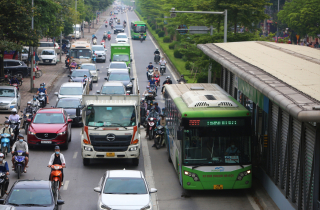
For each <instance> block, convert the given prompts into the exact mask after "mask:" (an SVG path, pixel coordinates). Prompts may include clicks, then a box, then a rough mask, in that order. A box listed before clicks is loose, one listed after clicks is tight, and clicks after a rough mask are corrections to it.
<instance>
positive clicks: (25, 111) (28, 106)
mask: <svg viewBox="0 0 320 210" xmlns="http://www.w3.org/2000/svg"><path fill="white" fill-rule="evenodd" d="M31 105H32V103H31V101H28V103H27V107H26V108H25V109H24V110H23V114H26V113H32V114H33V108H32V106H31Z"/></svg>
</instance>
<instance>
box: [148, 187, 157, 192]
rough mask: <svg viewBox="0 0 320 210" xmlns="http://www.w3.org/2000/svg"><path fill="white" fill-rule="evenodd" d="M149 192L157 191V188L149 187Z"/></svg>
mask: <svg viewBox="0 0 320 210" xmlns="http://www.w3.org/2000/svg"><path fill="white" fill-rule="evenodd" d="M149 192H150V193H155V192H158V190H157V189H156V188H151V189H150V190H149Z"/></svg>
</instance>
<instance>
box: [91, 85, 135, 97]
mask: <svg viewBox="0 0 320 210" xmlns="http://www.w3.org/2000/svg"><path fill="white" fill-rule="evenodd" d="M129 93H130V91H126V87H125V86H124V85H123V83H122V82H105V83H104V84H103V85H102V87H101V90H97V94H101V95H127V94H128V95H129Z"/></svg>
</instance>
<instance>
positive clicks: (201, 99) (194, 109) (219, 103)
mask: <svg viewBox="0 0 320 210" xmlns="http://www.w3.org/2000/svg"><path fill="white" fill-rule="evenodd" d="M166 92H167V94H169V95H170V98H172V99H173V101H174V103H175V105H176V106H177V108H178V109H179V111H180V113H181V115H182V117H183V118H199V117H200V118H202V117H203V118H213V117H245V116H250V112H249V111H248V110H247V109H246V108H245V107H244V106H242V105H241V104H240V103H239V102H238V101H237V100H235V99H234V98H232V96H230V95H229V94H228V93H227V92H225V91H224V90H223V89H222V88H221V87H220V86H219V85H217V84H207V83H195V84H172V85H166Z"/></svg>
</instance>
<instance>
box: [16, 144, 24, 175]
mask: <svg viewBox="0 0 320 210" xmlns="http://www.w3.org/2000/svg"><path fill="white" fill-rule="evenodd" d="M22 154H23V151H22V150H18V151H17V155H16V156H15V157H14V171H15V172H16V173H17V174H18V179H20V176H21V174H22V173H24V167H25V160H26V157H25V156H23V155H22Z"/></svg>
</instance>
